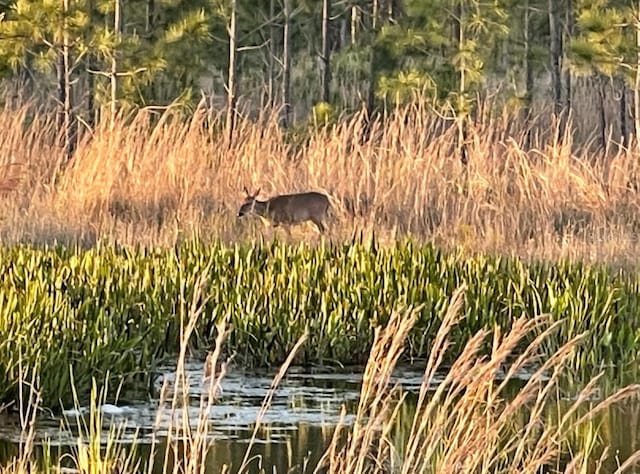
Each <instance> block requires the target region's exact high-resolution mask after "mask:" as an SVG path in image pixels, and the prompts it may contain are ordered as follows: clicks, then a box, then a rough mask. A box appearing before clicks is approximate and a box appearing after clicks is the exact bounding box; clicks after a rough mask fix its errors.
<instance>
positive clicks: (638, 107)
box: [633, 0, 640, 149]
mask: <svg viewBox="0 0 640 474" xmlns="http://www.w3.org/2000/svg"><path fill="white" fill-rule="evenodd" d="M638 11H640V0H638ZM636 51H637V56H636V84H635V87H634V89H633V101H634V114H635V117H634V118H633V119H634V124H635V133H636V146H637V147H638V148H639V149H640V16H639V17H638V18H636Z"/></svg>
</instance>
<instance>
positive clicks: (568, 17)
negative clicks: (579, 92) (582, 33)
mask: <svg viewBox="0 0 640 474" xmlns="http://www.w3.org/2000/svg"><path fill="white" fill-rule="evenodd" d="M565 1H566V2H567V3H566V10H565V28H564V30H565V35H564V37H565V41H564V43H565V47H564V50H565V59H566V58H567V47H566V45H567V44H569V41H570V39H571V38H572V37H573V29H574V28H573V26H574V23H575V22H574V16H573V1H572V0H565ZM565 62H568V61H565ZM564 89H565V97H564V110H565V113H566V114H567V116H568V115H570V114H571V103H572V100H571V99H572V97H571V94H572V92H573V91H572V84H571V69H570V68H569V67H565V69H564Z"/></svg>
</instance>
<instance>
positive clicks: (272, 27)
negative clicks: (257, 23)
mask: <svg viewBox="0 0 640 474" xmlns="http://www.w3.org/2000/svg"><path fill="white" fill-rule="evenodd" d="M275 16H276V0H270V1H269V59H268V61H267V74H268V78H267V81H268V82H267V103H268V105H269V109H273V107H274V106H275V104H276V55H277V52H276V33H277V31H276V24H275V21H274V18H275Z"/></svg>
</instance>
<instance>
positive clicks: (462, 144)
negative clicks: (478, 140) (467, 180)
mask: <svg viewBox="0 0 640 474" xmlns="http://www.w3.org/2000/svg"><path fill="white" fill-rule="evenodd" d="M463 1H464V0H457V1H456V8H455V18H454V32H455V34H456V38H455V41H456V42H457V50H458V52H462V50H463V48H464V45H465V41H466V38H465V31H464V21H465V18H464V15H465V11H464V5H463V4H462V2H463ZM460 58H461V59H460V70H459V71H458V106H457V110H456V122H457V125H458V153H459V156H460V161H461V162H462V164H463V165H466V164H467V163H468V162H469V156H468V153H467V104H466V95H467V78H466V68H467V65H466V62H465V60H464V55H460Z"/></svg>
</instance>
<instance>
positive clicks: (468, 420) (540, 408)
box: [2, 275, 640, 474]
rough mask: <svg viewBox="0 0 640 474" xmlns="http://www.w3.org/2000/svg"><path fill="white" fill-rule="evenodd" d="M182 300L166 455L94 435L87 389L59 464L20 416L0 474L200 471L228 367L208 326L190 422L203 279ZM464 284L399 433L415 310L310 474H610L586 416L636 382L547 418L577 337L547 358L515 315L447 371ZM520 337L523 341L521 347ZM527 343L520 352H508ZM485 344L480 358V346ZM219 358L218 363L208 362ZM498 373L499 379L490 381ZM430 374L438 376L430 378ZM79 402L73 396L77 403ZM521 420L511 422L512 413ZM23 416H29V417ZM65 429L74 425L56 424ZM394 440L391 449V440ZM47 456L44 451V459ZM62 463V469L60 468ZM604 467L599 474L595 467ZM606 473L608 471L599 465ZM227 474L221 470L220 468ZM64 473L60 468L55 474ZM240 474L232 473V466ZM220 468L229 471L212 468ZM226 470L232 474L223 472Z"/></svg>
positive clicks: (630, 391) (379, 338)
mask: <svg viewBox="0 0 640 474" xmlns="http://www.w3.org/2000/svg"><path fill="white" fill-rule="evenodd" d="M195 285H196V286H195V287H194V294H193V301H192V302H186V301H184V300H181V301H180V302H179V304H180V305H181V306H182V307H183V309H184V310H185V312H184V313H183V316H182V323H183V324H182V326H181V327H182V329H181V331H180V350H179V356H178V364H177V367H176V380H178V381H179V383H176V384H175V385H174V389H173V391H169V390H167V389H166V385H165V386H163V389H162V395H161V398H160V407H159V412H162V410H168V411H169V412H170V413H171V414H172V416H173V414H180V415H181V416H179V417H177V418H172V419H174V420H175V422H174V423H172V425H171V428H170V429H169V433H168V434H165V436H166V439H167V441H166V446H167V450H166V451H165V453H164V455H163V456H160V460H159V461H158V457H157V456H154V454H155V449H156V447H157V445H156V444H155V443H156V441H157V439H156V438H155V437H154V438H153V442H152V443H151V446H152V448H151V452H150V454H149V455H148V456H145V457H143V458H136V457H135V455H134V454H133V453H135V446H137V445H136V441H135V440H134V444H133V446H134V448H129V449H128V450H125V449H123V448H122V446H121V445H119V444H118V440H119V436H120V434H121V433H122V432H121V431H119V429H118V428H114V427H113V426H112V427H111V428H109V429H108V430H107V431H105V428H104V426H103V425H102V423H101V414H100V402H103V403H104V402H105V401H106V397H104V394H105V392H100V393H99V392H98V391H97V390H96V389H95V387H94V388H93V390H92V394H91V397H90V398H91V400H92V401H91V410H90V413H89V414H88V415H87V417H88V420H87V418H84V419H83V418H78V420H77V421H75V423H77V426H78V430H77V438H76V441H77V442H76V445H75V446H73V447H72V449H71V453H70V454H69V455H68V456H67V458H66V464H65V463H61V462H62V461H61V460H59V461H52V460H51V459H50V458H47V457H46V456H45V461H44V462H43V461H42V460H41V459H40V460H36V459H35V457H34V451H33V432H34V427H35V423H31V421H35V417H34V413H35V411H33V410H31V411H29V412H28V413H27V414H26V416H25V418H24V419H23V427H24V433H25V435H24V436H25V443H24V445H23V449H21V452H20V455H19V456H18V457H16V459H15V460H14V462H13V463H12V464H10V465H8V466H5V467H4V468H3V469H2V472H4V473H6V474H18V473H26V472H29V473H32V472H69V469H72V471H73V472H78V473H83V474H84V473H86V474H89V473H91V474H101V473H112V472H119V473H122V474H124V473H134V472H152V469H153V466H154V463H157V462H159V463H160V464H161V465H162V472H166V473H169V472H171V473H176V474H177V473H197V472H204V471H203V469H204V465H205V464H204V459H205V457H206V452H207V446H208V443H210V440H209V439H208V438H207V432H208V429H209V426H208V422H207V415H206V413H207V410H208V408H209V407H211V406H212V404H214V403H215V402H216V396H217V390H218V388H219V387H220V383H221V380H222V379H223V378H224V376H225V374H226V370H227V362H226V361H225V359H224V358H223V356H222V347H223V345H224V342H225V339H226V337H228V335H229V334H230V333H229V331H228V326H227V324H228V321H227V320H223V321H221V322H220V323H219V325H218V328H217V329H218V331H217V334H218V335H217V337H216V341H215V343H214V344H213V351H212V358H211V360H210V362H211V363H212V364H213V366H214V367H216V370H215V371H214V373H213V374H212V376H211V377H210V378H209V379H208V380H209V382H208V390H206V391H205V392H204V393H203V394H202V395H201V400H200V408H201V409H200V410H199V411H198V414H197V415H195V416H196V418H197V419H193V416H194V415H193V414H190V412H189V409H188V405H189V404H188V403H187V399H188V397H189V394H188V391H187V390H185V387H186V386H187V385H188V384H189V379H188V377H187V376H186V372H185V370H184V366H185V361H186V354H187V352H188V347H189V339H190V338H191V337H192V336H193V335H195V328H196V327H197V326H198V320H199V319H200V318H201V317H203V316H206V310H205V309H204V301H206V299H207V296H206V295H207V293H206V291H207V290H206V288H207V287H208V284H207V282H206V277H204V276H203V275H202V276H201V277H199V278H198V279H197V281H196V282H195ZM464 293H465V289H464V288H459V289H458V290H456V291H454V293H453V295H452V298H451V300H450V302H449V305H448V308H447V310H446V311H445V313H444V314H443V316H442V324H441V325H440V327H439V329H438V331H437V333H436V334H435V337H434V339H433V346H432V348H433V350H432V351H431V352H430V354H429V357H428V360H427V361H426V364H425V370H424V378H423V382H422V385H421V387H420V392H419V395H418V402H417V409H416V411H415V412H414V415H413V417H412V419H411V420H410V428H409V430H403V429H401V427H399V417H400V415H399V413H400V412H401V410H402V403H403V400H404V397H405V394H403V392H402V390H401V389H400V388H399V387H398V386H395V385H394V384H393V383H392V382H391V375H392V372H393V370H394V368H395V367H396V366H397V364H398V363H399V361H400V360H401V358H402V354H403V353H404V351H405V350H406V349H407V347H408V340H409V338H410V334H411V332H412V331H413V329H414V327H415V325H416V324H417V322H418V321H419V319H420V312H421V307H420V306H418V307H414V308H404V309H399V310H398V311H394V312H393V313H392V314H391V315H390V317H389V319H388V321H387V322H386V323H385V324H383V325H381V326H380V327H378V328H377V329H376V330H375V334H374V339H373V343H372V346H371V352H370V356H369V358H368V360H367V362H366V366H365V369H364V372H363V374H364V376H363V383H362V388H361V392H360V401H359V405H358V408H357V412H356V414H355V420H354V422H353V423H352V424H345V425H343V424H340V425H339V426H338V427H337V428H336V429H335V431H334V434H333V438H332V440H331V442H330V443H329V447H328V448H327V450H326V452H325V454H324V456H323V457H322V458H321V460H320V461H319V463H318V464H317V465H316V466H310V467H309V468H310V470H309V472H328V473H336V474H337V473H345V472H351V473H364V472H366V473H387V472H401V473H404V472H407V473H410V472H411V473H413V472H422V473H435V472H438V473H449V472H451V473H453V472H456V473H478V472H481V473H505V474H506V473H512V472H523V473H532V474H533V473H539V472H565V473H575V472H596V473H599V472H612V471H611V470H607V469H611V465H610V464H609V465H602V464H598V462H597V461H598V460H604V459H606V458H607V451H606V449H605V450H604V451H602V450H598V449H599V448H597V446H596V444H595V443H594V441H593V435H592V429H593V425H592V423H593V420H594V419H596V418H597V416H598V414H600V413H602V412H603V411H605V410H606V409H607V408H609V407H610V406H612V405H615V404H617V403H620V402H623V401H625V400H629V399H632V398H634V397H637V396H638V395H640V386H638V385H629V386H626V387H624V388H622V389H619V390H616V391H615V392H614V393H612V394H611V395H610V396H608V397H604V398H602V399H600V400H599V401H592V399H591V397H593V396H594V394H595V393H596V391H597V385H598V382H599V379H600V376H598V377H595V378H593V379H592V380H590V381H589V382H588V383H587V384H586V385H585V386H584V388H583V389H581V390H580V391H579V393H578V394H577V396H576V398H575V400H574V401H573V402H571V403H570V405H569V407H568V409H567V410H566V411H565V412H564V413H562V415H560V416H558V417H553V416H552V417H549V416H547V415H546V413H547V412H546V411H545V407H546V406H548V405H549V404H551V405H552V406H553V404H555V403H558V401H559V398H558V397H559V393H560V391H561V388H560V379H561V377H562V374H563V372H564V371H565V369H567V368H568V367H570V365H571V359H572V354H573V352H574V351H575V350H576V348H578V347H579V346H580V344H582V342H583V341H584V340H585V334H584V333H583V334H579V335H577V336H576V337H574V338H572V339H571V340H569V341H567V342H566V343H565V344H562V345H561V346H560V347H558V348H557V350H555V351H554V352H553V353H552V354H549V353H547V352H546V349H545V347H548V346H549V344H548V342H547V339H548V338H549V337H552V336H553V334H554V333H555V332H556V331H557V330H558V328H559V327H560V325H561V322H559V321H558V322H555V323H552V322H550V321H549V319H548V318H547V317H545V316H541V317H535V318H528V317H521V318H518V319H516V320H514V322H513V327H512V328H511V330H509V331H506V332H504V333H502V332H501V331H499V330H495V331H493V332H491V331H486V330H482V331H478V332H477V333H476V334H474V335H472V336H471V337H470V338H469V339H468V341H467V344H466V346H465V347H464V349H463V351H462V352H461V353H460V354H459V355H458V356H457V357H456V358H455V360H454V361H453V363H452V364H451V365H450V366H448V367H445V366H443V361H444V360H446V359H447V356H446V353H447V352H448V348H449V347H450V343H451V342H452V341H451V340H450V337H449V335H450V331H451V330H452V329H453V328H454V327H455V326H456V325H458V324H460V323H461V322H462V320H463V316H462V314H463V307H464ZM525 341H530V342H528V343H526V342H525ZM308 342H309V340H308V334H306V333H305V334H303V335H302V336H301V337H300V338H299V339H298V340H297V341H296V343H295V345H294V346H293V347H292V349H291V352H290V353H289V354H288V356H287V358H286V360H285V361H284V363H283V364H282V366H281V367H280V369H279V370H278V372H277V374H276V376H275V378H274V380H273V383H272V385H271V387H270V390H269V391H268V392H267V396H266V397H265V399H264V402H263V405H262V408H261V410H260V412H259V415H258V418H257V420H256V423H255V426H254V437H252V439H251V441H250V442H249V444H248V446H247V450H246V454H245V457H244V460H243V462H242V465H241V466H233V469H235V470H237V472H243V473H244V472H247V473H248V472H261V471H260V470H259V467H258V466H259V462H260V460H259V458H257V457H255V456H252V453H251V449H252V446H253V444H254V442H255V435H256V434H257V433H258V430H259V428H260V424H261V419H262V416H263V415H264V413H265V411H266V410H268V409H269V403H270V399H271V396H272V395H273V391H274V390H276V389H277V387H278V384H279V382H280V380H281V379H282V377H283V376H284V375H285V373H286V371H287V369H288V367H289V366H290V364H291V363H292V362H293V361H294V360H295V358H296V354H297V353H298V351H299V350H301V349H303V348H304V346H305V345H306V344H308ZM525 343H526V349H525V350H524V351H520V350H518V348H519V347H522V345H523V344H525ZM487 344H488V345H489V346H490V347H491V350H490V351H489V352H488V353H486V352H485V351H484V349H483V346H485V345H487ZM219 362H220V364H219ZM530 365H534V366H535V367H536V369H535V370H534V372H533V373H532V376H531V377H530V378H529V379H528V380H527V381H526V383H525V384H524V385H523V386H522V388H521V389H520V390H519V391H518V394H517V396H515V397H505V394H504V390H505V388H506V387H507V385H508V384H509V382H510V380H512V379H513V378H514V377H516V373H517V371H518V370H519V369H520V368H522V367H526V366H530ZM501 367H506V376H505V377H504V378H502V377H500V376H499V375H498V373H499V372H500V368H501ZM436 374H444V376H443V378H442V380H441V381H440V382H435V378H434V377H435V376H436ZM32 382H33V383H32V384H31V390H30V391H28V392H27V393H29V394H30V397H31V398H30V399H29V400H28V406H30V407H34V406H37V404H38V403H39V401H40V400H39V398H38V395H37V394H38V383H37V378H34V379H33V380H32ZM77 403H78V401H77V399H76V404H77ZM523 411H524V412H526V413H527V414H528V416H525V417H524V418H523V419H520V420H518V417H517V415H518V414H520V413H522V412H523ZM29 416H31V417H34V418H29ZM67 423H68V424H69V425H71V424H72V423H74V421H67ZM398 438H399V440H400V442H398ZM49 449H50V448H48V447H46V446H45V452H50V451H48V450H49ZM638 460H640V452H638V453H633V454H632V455H631V456H629V457H628V458H627V459H623V460H619V461H618V464H617V465H616V466H615V472H616V473H622V472H628V470H629V469H630V468H631V467H633V466H634V465H635V463H637V462H638ZM69 466H71V467H69ZM603 466H604V467H603ZM607 466H608V467H607ZM228 467H229V468H231V467H232V466H228ZM65 469H66V470H65ZM238 469H239V470H238ZM223 472H228V471H223ZM234 472H236V471H234Z"/></svg>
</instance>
